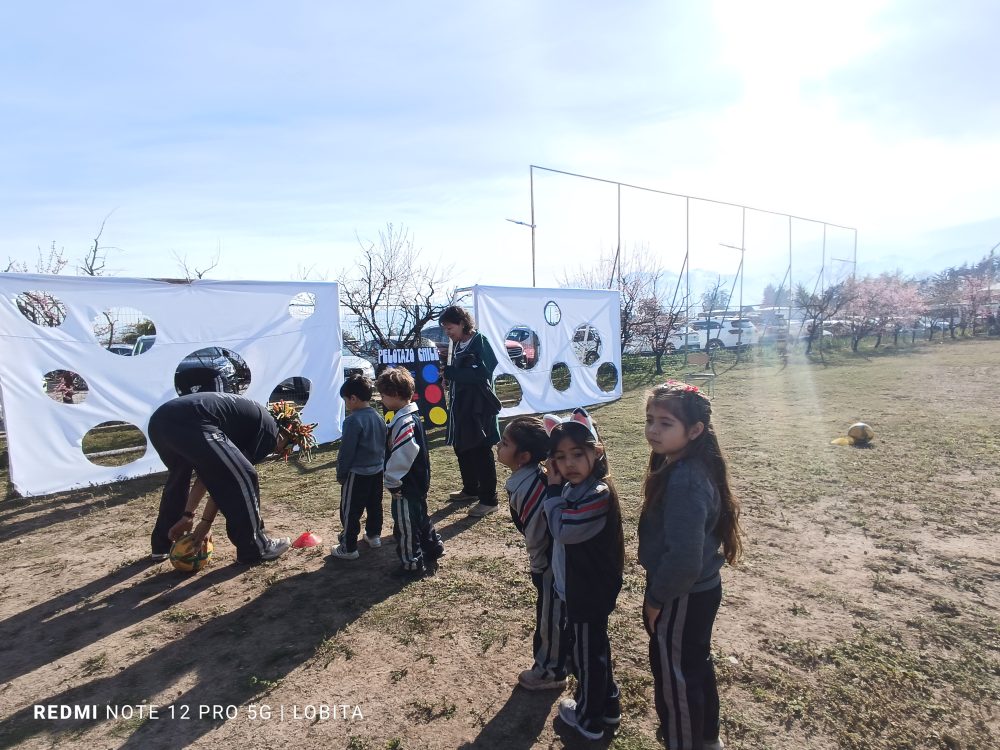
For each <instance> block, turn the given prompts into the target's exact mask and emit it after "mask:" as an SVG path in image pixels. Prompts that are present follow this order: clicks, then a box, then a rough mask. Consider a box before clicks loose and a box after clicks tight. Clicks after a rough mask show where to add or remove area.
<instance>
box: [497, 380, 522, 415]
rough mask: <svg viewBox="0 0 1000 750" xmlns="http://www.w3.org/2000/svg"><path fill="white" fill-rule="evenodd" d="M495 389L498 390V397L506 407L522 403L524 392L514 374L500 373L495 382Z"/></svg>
mask: <svg viewBox="0 0 1000 750" xmlns="http://www.w3.org/2000/svg"><path fill="white" fill-rule="evenodd" d="M493 390H495V391H496V394H497V398H499V399H500V403H501V404H502V405H503V406H504V407H508V406H517V405H518V404H519V403H521V397H522V396H523V395H524V393H523V392H522V391H521V384H520V383H518V382H517V378H515V377H514V376H513V375H507V374H506V373H505V374H503V375H498V376H497V379H496V380H495V381H494V383H493Z"/></svg>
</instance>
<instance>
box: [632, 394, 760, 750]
mask: <svg viewBox="0 0 1000 750" xmlns="http://www.w3.org/2000/svg"><path fill="white" fill-rule="evenodd" d="M711 419H712V404H711V402H710V401H709V400H708V398H707V397H706V396H705V395H704V394H703V393H702V392H701V391H699V390H698V388H697V387H695V386H693V385H688V384H686V383H679V382H677V381H668V382H666V383H664V384H663V385H659V386H657V387H656V388H654V389H653V390H652V391H651V392H650V394H649V397H648V398H647V400H646V441H647V442H648V443H649V447H650V451H651V452H650V456H649V468H648V470H647V472H646V479H645V483H644V485H643V504H642V514H641V515H640V517H639V563H640V564H641V565H642V567H643V568H645V569H646V596H645V601H644V604H643V621H644V624H645V626H646V632H647V633H649V639H650V640H649V663H650V666H651V668H652V671H653V682H654V690H655V696H654V698H655V703H656V713H657V715H658V716H659V719H660V731H661V733H662V735H663V741H664V743H665V744H666V746H667V747H668V748H670V749H671V750H702V749H703V748H704V750H721V748H722V741H721V740H720V739H719V692H718V689H717V688H716V683H715V668H714V667H713V665H712V659H711V654H712V645H711V642H712V626H713V624H714V623H715V616H716V614H717V613H718V611H719V604H720V602H721V601H722V579H721V577H720V576H719V569H720V568H721V567H722V564H723V562H727V561H728V562H729V563H731V564H732V563H735V562H737V561H738V560H739V558H740V556H741V554H742V551H743V548H742V544H741V542H740V533H741V532H740V525H739V515H740V506H739V503H738V501H737V500H736V498H734V497H733V493H732V491H731V490H730V488H729V474H728V469H727V467H726V459H725V457H724V456H723V455H722V450H721V448H720V447H719V441H718V438H717V437H716V435H715V429H714V428H713V426H712V421H711Z"/></svg>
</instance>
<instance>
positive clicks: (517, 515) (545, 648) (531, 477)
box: [497, 417, 567, 690]
mask: <svg viewBox="0 0 1000 750" xmlns="http://www.w3.org/2000/svg"><path fill="white" fill-rule="evenodd" d="M548 452H549V436H548V434H546V432H545V426H544V425H543V424H542V420H540V419H539V418H538V417H517V418H515V419H513V420H511V422H510V424H508V425H507V428H506V429H505V430H504V432H503V436H502V437H501V438H500V443H499V445H497V461H499V462H500V463H502V464H503V465H504V466H506V467H507V468H508V469H510V470H511V475H510V479H508V480H507V485H506V489H507V494H508V495H509V496H510V515H511V518H512V519H513V520H514V525H515V526H516V527H517V530H518V531H520V532H521V533H522V534H524V545H525V547H526V548H527V550H528V559H529V563H530V567H531V582H532V583H533V584H534V585H535V591H536V592H537V599H536V603H535V636H534V639H533V643H532V650H533V653H534V657H535V660H534V663H533V664H532V665H531V668H530V669H526V670H524V671H523V672H521V674H519V675H518V678H517V682H518V684H519V685H520V686H521V687H523V688H524V689H525V690H550V689H555V688H560V689H561V688H563V687H565V685H566V657H567V650H566V645H567V643H566V636H565V633H564V628H565V607H564V606H563V603H562V601H561V600H560V599H559V597H558V595H557V594H556V591H555V586H554V580H553V576H552V565H551V557H552V535H551V534H550V533H549V525H548V523H547V522H546V520H545V511H544V509H543V501H544V500H545V488H546V486H547V485H548V482H547V481H546V478H545V471H544V470H543V469H542V467H541V462H542V461H543V460H545V457H546V456H547V455H548Z"/></svg>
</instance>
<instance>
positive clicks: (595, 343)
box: [471, 286, 622, 417]
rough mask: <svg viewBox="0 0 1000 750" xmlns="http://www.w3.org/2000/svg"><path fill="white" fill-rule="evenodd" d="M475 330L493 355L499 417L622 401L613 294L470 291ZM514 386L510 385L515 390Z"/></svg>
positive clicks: (490, 288)
mask: <svg viewBox="0 0 1000 750" xmlns="http://www.w3.org/2000/svg"><path fill="white" fill-rule="evenodd" d="M471 291H472V294H473V316H474V317H475V319H476V327H477V328H478V329H479V330H480V331H481V332H482V333H484V334H485V335H486V337H487V338H488V339H489V341H490V344H491V346H492V347H493V352H494V353H495V354H496V356H497V360H498V361H499V364H498V365H497V369H496V372H495V373H494V376H495V378H496V380H497V391H498V393H499V394H500V396H501V398H502V399H504V400H505V403H508V402H509V400H510V399H509V398H508V397H507V394H508V393H509V392H511V391H513V392H515V393H516V392H518V391H519V392H520V400H519V401H518V402H517V403H516V404H509V405H506V406H504V408H503V410H502V411H501V412H500V416H501V417H511V416H515V415H517V414H541V413H544V412H556V411H565V410H568V409H573V408H575V407H577V406H591V405H593V404H602V403H607V402H609V401H614V400H616V399H619V398H621V395H622V384H621V366H622V352H621V313H620V307H619V294H618V292H617V291H603V290H594V289H537V288H519V287H498V286H474V287H472V289H471ZM515 383H516V385H515Z"/></svg>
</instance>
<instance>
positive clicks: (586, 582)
mask: <svg viewBox="0 0 1000 750" xmlns="http://www.w3.org/2000/svg"><path fill="white" fill-rule="evenodd" d="M544 421H545V427H546V429H548V430H549V465H548V472H547V474H548V489H547V491H546V500H545V515H546V518H547V519H548V522H549V530H550V531H551V532H552V539H553V541H554V544H553V549H552V569H553V572H554V578H555V588H556V593H557V594H558V595H559V597H560V598H561V599H562V600H563V601H564V602H565V603H566V614H567V618H568V620H569V625H568V631H569V635H570V637H571V639H572V648H573V662H574V663H573V670H574V674H575V675H576V679H577V687H576V696H575V698H566V699H563V700H562V701H560V703H559V717H560V718H561V719H562V720H563V722H564V723H565V724H567V725H568V726H570V727H573V728H574V729H575V730H576V731H577V732H578V733H579V734H581V735H582V736H583V737H586V738H587V739H590V740H598V739H601V738H602V737H603V736H604V732H605V730H607V729H610V730H612V731H613V730H614V728H615V727H617V726H618V724H619V722H621V700H620V694H619V690H618V684H617V683H616V682H615V679H614V672H613V669H612V663H611V645H610V643H609V641H608V617H609V615H610V614H611V613H612V612H613V611H614V609H615V603H616V601H617V599H618V593H619V592H620V591H621V587H622V573H623V570H624V567H625V540H624V535H623V533H622V519H621V510H620V508H619V505H618V493H617V491H616V490H615V487H614V484H612V482H611V480H610V478H608V473H609V468H608V459H607V456H606V455H605V453H604V447H603V446H602V445H601V443H600V440H599V438H598V436H597V430H596V429H595V428H594V426H593V423H592V422H591V421H590V415H589V414H587V412H586V410H584V409H579V408H578V409H575V410H574V411H573V414H572V415H571V416H570V417H569V418H568V419H566V420H560V419H559V418H558V417H555V416H554V415H551V414H546V415H545V417H544Z"/></svg>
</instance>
